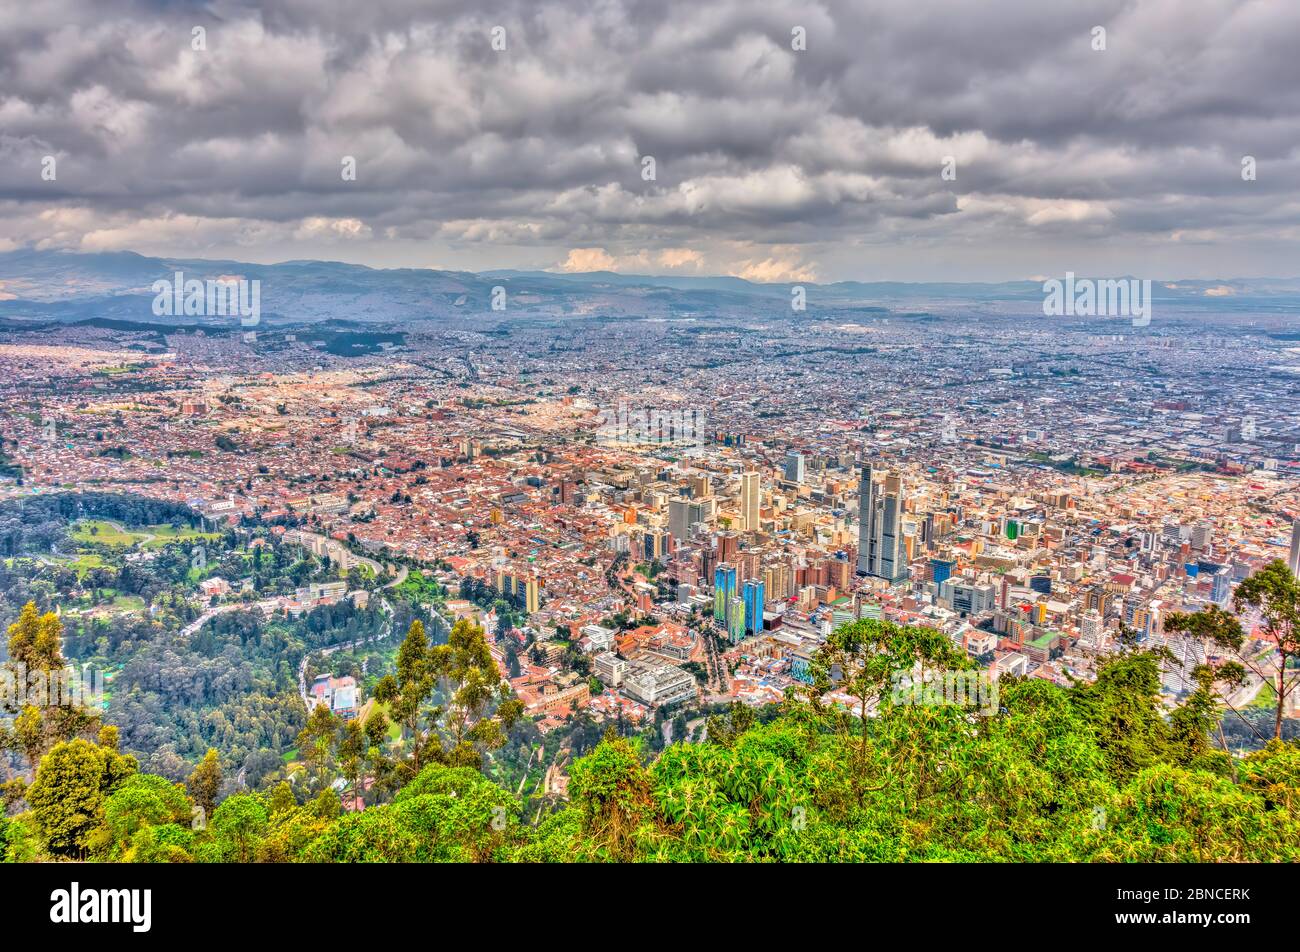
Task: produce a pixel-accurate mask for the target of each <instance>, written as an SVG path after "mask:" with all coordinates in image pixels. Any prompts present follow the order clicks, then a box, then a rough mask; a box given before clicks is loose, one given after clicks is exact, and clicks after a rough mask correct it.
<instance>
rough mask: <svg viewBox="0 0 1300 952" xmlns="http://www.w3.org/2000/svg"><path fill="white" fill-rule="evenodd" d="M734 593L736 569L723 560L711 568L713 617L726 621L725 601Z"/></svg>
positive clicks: (732, 596) (733, 595) (724, 622)
mask: <svg viewBox="0 0 1300 952" xmlns="http://www.w3.org/2000/svg"><path fill="white" fill-rule="evenodd" d="M735 595H736V569H735V567H734V566H731V565H728V564H727V563H725V562H723V563H721V564H719V565H718V567H717V568H716V569H714V570H713V617H714V618H715V619H716V620H717V621H720V622H722V623H723V624H724V625H725V624H726V623H727V603H728V602H729V601H730V600H731V599H732V598H734V597H735Z"/></svg>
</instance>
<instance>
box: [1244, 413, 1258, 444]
mask: <svg viewBox="0 0 1300 952" xmlns="http://www.w3.org/2000/svg"><path fill="white" fill-rule="evenodd" d="M1256 432H1257V431H1256V429H1255V418H1254V417H1253V416H1248V417H1246V418H1244V419H1243V420H1242V421H1241V442H1243V443H1253V442H1255V435H1256Z"/></svg>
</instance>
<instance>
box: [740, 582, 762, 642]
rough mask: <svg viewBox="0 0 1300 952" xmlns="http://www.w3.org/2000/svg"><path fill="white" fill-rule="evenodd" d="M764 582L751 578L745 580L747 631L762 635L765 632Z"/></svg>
mask: <svg viewBox="0 0 1300 952" xmlns="http://www.w3.org/2000/svg"><path fill="white" fill-rule="evenodd" d="M763 595H764V586H763V580H762V579H759V578H751V579H746V580H745V590H744V596H745V631H747V632H754V633H756V634H757V633H761V632H762V630H763V604H764V598H763Z"/></svg>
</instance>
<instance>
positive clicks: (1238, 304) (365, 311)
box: [0, 249, 1300, 324]
mask: <svg viewBox="0 0 1300 952" xmlns="http://www.w3.org/2000/svg"><path fill="white" fill-rule="evenodd" d="M176 272H182V273H183V274H184V275H185V278H186V279H191V278H194V279H199V280H210V279H217V278H222V277H226V278H229V277H235V278H243V279H246V280H249V281H251V280H257V281H259V282H260V291H261V312H262V317H263V320H266V321H268V322H270V323H283V324H304V323H316V322H320V321H326V320H347V321H354V322H359V323H377V324H391V323H404V322H411V321H423V320H431V319H432V320H438V319H459V320H473V319H475V318H486V317H492V316H499V315H494V312H493V309H492V303H493V289H494V288H497V287H500V288H503V289H504V291H505V301H506V307H507V311H508V313H509V315H510V317H512V318H518V317H528V316H541V317H547V318H556V317H589V316H606V317H646V318H664V319H672V318H689V317H736V318H738V319H739V318H753V317H779V316H782V315H789V314H790V313H791V295H792V290H793V288H795V287H796V285H794V284H791V283H777V284H763V283H757V282H753V281H748V280H745V279H743V278H737V277H727V276H717V277H709V276H684V275H640V274H621V273H615V272H611V271H595V272H583V273H564V272H551V271H514V270H496V271H484V272H479V273H474V272H466V271H439V270H433V269H417V268H397V269H380V268H370V267H366V266H363V265H357V264H348V263H344V262H337V261H285V262H280V263H277V264H251V263H247V262H239V261H229V260H207V259H190V258H157V257H147V256H145V255H140V254H136V253H134V252H130V251H115V252H98V253H85V254H80V253H73V252H66V251H47V250H35V249H19V250H15V251H9V252H5V253H0V318H3V319H6V320H7V322H37V323H47V322H52V321H53V322H79V321H85V320H91V319H100V320H121V321H132V322H146V323H147V322H170V321H171V320H172V318H171V317H159V316H157V315H155V314H154V312H153V301H154V298H155V292H154V291H153V289H152V285H153V284H154V282H156V281H159V280H164V281H169V282H170V281H171V280H172V278H173V276H174V275H175V274H176ZM1049 277H1056V278H1063V277H1064V274H1062V275H1048V276H1043V277H1042V278H1038V279H1035V280H1025V281H1008V282H1000V283H986V284H985V283H946V282H936V283H903V282H891V281H881V282H859V281H841V282H836V283H831V284H816V283H812V282H804V283H803V284H802V285H800V286H801V287H803V288H804V289H805V293H806V296H807V309H808V311H809V312H810V313H813V314H818V313H821V314H823V315H824V316H828V315H832V314H834V313H835V312H840V313H842V314H843V315H844V316H845V317H846V318H847V317H849V316H851V315H852V314H853V313H855V312H860V313H867V314H870V313H872V312H880V311H894V310H897V309H904V310H906V309H913V310H924V311H945V310H950V309H952V308H954V307H962V306H964V305H969V306H976V307H984V308H987V307H990V306H995V307H996V306H1003V307H1006V308H1007V309H1009V310H1021V309H1023V310H1025V311H1026V312H1028V311H1032V310H1034V309H1036V308H1037V307H1038V306H1039V305H1040V304H1041V302H1042V300H1043V287H1042V281H1043V280H1046V279H1047V278H1049ZM1081 277H1082V276H1081ZM1103 277H1108V278H1111V277H1119V276H1116V275H1107V276H1103ZM1153 297H1154V300H1155V302H1156V303H1157V304H1163V305H1177V306H1178V307H1179V308H1180V309H1183V310H1188V311H1198V310H1205V311H1217V312H1223V311H1244V312H1256V311H1258V312H1265V313H1272V314H1279V313H1280V314H1294V315H1297V316H1300V278H1231V279H1223V280H1214V281H1204V280H1194V281H1193V280H1155V281H1153ZM195 321H196V322H199V323H217V322H228V321H229V318H221V317H209V318H204V317H198V318H195Z"/></svg>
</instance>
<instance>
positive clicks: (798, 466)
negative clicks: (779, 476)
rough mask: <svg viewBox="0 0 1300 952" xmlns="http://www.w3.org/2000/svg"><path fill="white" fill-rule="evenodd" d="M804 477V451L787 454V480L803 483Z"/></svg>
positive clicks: (788, 481)
mask: <svg viewBox="0 0 1300 952" xmlns="http://www.w3.org/2000/svg"><path fill="white" fill-rule="evenodd" d="M803 479H804V458H803V454H802V453H786V454H785V481H786V482H787V483H802V482H803Z"/></svg>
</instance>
